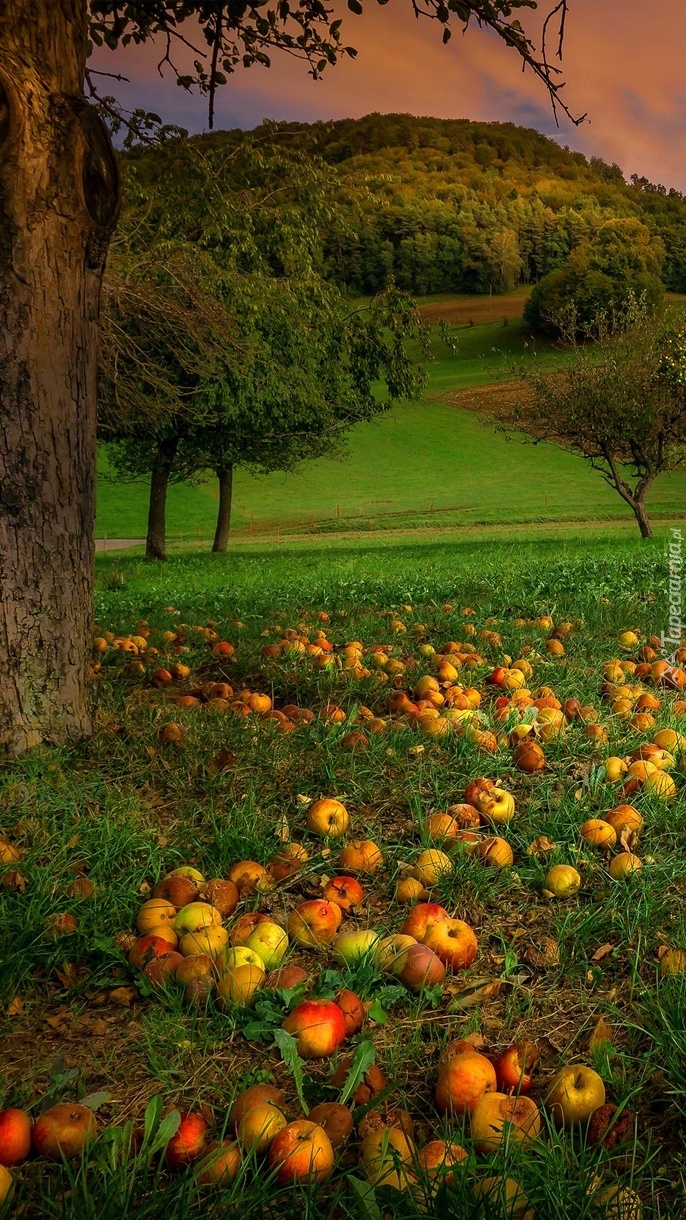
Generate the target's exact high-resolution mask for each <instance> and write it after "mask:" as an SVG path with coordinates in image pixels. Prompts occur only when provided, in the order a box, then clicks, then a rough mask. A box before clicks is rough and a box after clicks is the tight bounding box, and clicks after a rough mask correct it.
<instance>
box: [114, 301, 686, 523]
mask: <svg viewBox="0 0 686 1220" xmlns="http://www.w3.org/2000/svg"><path fill="white" fill-rule="evenodd" d="M512 299H514V300H515V301H516V302H517V303H518V304H519V303H521V301H522V300H523V297H522V294H521V293H519V294H514V297H513V298H511V297H507V298H502V300H503V301H511V300H512ZM484 300H487V301H489V302H490V304H491V308H492V310H493V311H494V312H495V316H496V317H498V314H497V312H496V311H498V310H499V309H502V308H503V306H502V304H501V299H500V298H476V299H475V301H476V303H477V304H479V303H480V308H483V301H484ZM466 301H467V303H468V302H469V298H467V299H466ZM451 302H452V303H451ZM464 303H465V302H464V301H463V300H462V299H460V300H459V301H458V302H457V304H458V305H459V306H460V307H463V305H464ZM453 304H455V302H454V301H453V300H452V299H451V300H450V301H449V302H448V307H449V308H452V305H453ZM443 307H444V306H443V305H442V304H441V303H440V302H439V304H438V305H437V306H436V307H435V308H439V309H440V308H443ZM432 308H433V307H432ZM454 333H455V334H456V336H457V338H458V341H459V349H458V353H457V355H456V354H454V353H453V352H452V351H451V350H450V349H449V348H447V347H445V345H443V344H442V343H441V342H440V341H436V343H435V344H434V359H433V360H431V361H430V363H429V364H428V369H427V371H428V374H429V381H428V385H427V388H426V391H425V393H424V397H423V400H422V402H421V403H419V404H402V405H399V406H397V407H394V408H393V409H392V410H391V411H389V412H388V413H387V414H385V415H384V416H382V417H380V418H378V419H376V420H374V421H373V422H371V423H369V424H364V425H360V426H358V427H357V428H356V429H354V431H353V432H352V433H351V436H350V444H349V456H348V457H347V458H346V459H345V460H343V461H332V460H327V459H320V460H318V461H316V462H310V463H307V464H306V465H305V466H304V467H303V468H302V469H301V470H299V471H298V472H296V473H295V474H273V475H269V476H267V477H266V478H255V477H253V476H251V475H250V474H248V473H247V472H246V471H243V470H238V471H237V472H236V476H235V481H234V507H233V515H232V529H233V531H234V537H235V539H236V540H237V541H245V540H251V539H254V538H259V537H260V536H265V537H275V536H277V531H278V534H279V536H281V535H282V536H283V537H289V538H293V537H297V536H299V535H311V534H313V533H324V534H327V535H335V534H337V533H351V532H359V531H363V532H369V531H370V530H372V531H374V532H378V531H386V530H426V531H434V530H439V529H448V528H449V529H481V528H483V527H484V526H492V525H502V524H511V523H514V524H524V523H531V524H532V525H540V524H551V523H559V522H579V523H583V524H584V526H587V525H589V524H594V523H596V524H597V523H598V522H602V521H610V520H616V521H622V520H626V521H627V522H628V523H629V524H633V518H632V515H631V512H630V510H629V509H628V507H627V506H626V505H625V504H624V503H623V501H622V500H621V499H620V498H619V496H618V495H617V494H616V492H614V491H612V490H611V489H610V488H609V487H608V486H607V485H606V484H605V483H604V482H603V480H602V479H601V477H600V475H598V474H597V473H596V472H594V471H592V470H591V469H590V468H589V467H588V465H587V464H586V463H584V461H583V460H582V459H581V458H578V457H575V456H574V455H572V454H569V453H566V452H564V451H562V450H559V449H557V448H555V447H554V446H551V445H541V446H531V445H519V444H516V443H512V442H508V441H507V440H506V439H505V438H504V437H503V436H501V435H499V434H497V433H496V432H495V431H494V430H493V428H491V427H490V426H489V425H487V424H485V423H482V422H481V421H480V419H478V418H477V416H476V415H474V414H473V413H471V412H470V411H465V410H461V409H456V408H455V407H454V406H451V405H450V404H449V403H447V402H444V401H441V398H442V397H443V396H444V395H446V394H448V393H451V394H452V393H455V392H456V391H459V390H465V389H469V388H472V387H479V386H484V385H488V384H491V383H497V382H499V381H503V380H507V379H509V378H511V377H512V368H513V366H514V365H516V364H518V363H520V362H521V361H525V362H526V361H531V360H537V361H538V360H542V361H545V364H546V367H551V368H552V367H555V365H556V364H557V363H559V362H560V360H562V359H564V358H565V355H566V353H564V352H562V351H560V350H559V349H558V348H556V347H555V346H554V345H552V344H549V343H546V342H545V341H543V342H542V341H541V340H540V339H539V340H537V341H536V342H535V343H534V341H533V340H532V337H531V335H530V333H529V332H528V329H527V327H526V325H525V324H524V322H523V321H522V320H521V319H516V318H515V319H513V320H512V321H510V323H509V325H508V326H506V327H505V326H503V325H502V321H500V320H493V321H489V322H483V323H481V324H479V325H475V326H474V327H469V326H465V325H459V326H457V327H456V328H455V330H454ZM534 353H536V354H534ZM106 475H107V469H106V462H105V460H104V457H101V462H100V478H99V482H98V515H97V536H98V537H100V538H102V537H109V538H140V537H143V536H144V534H145V526H146V520H147V486H145V485H143V484H133V485H128V486H126V487H122V486H121V485H120V484H117V483H112V482H109V481H108V480H107V477H106ZM685 504H686V474H684V473H683V472H682V473H679V474H675V475H672V476H669V477H666V476H663V477H662V478H661V479H660V480H658V482H657V484H656V486H655V489H654V491H653V492H652V493H651V498H650V506H651V510H652V513H653V516H654V517H655V519H656V520H658V521H659V520H663V521H664V520H668V519H670V518H673V517H674V516H675V515H677V514H678V513H680V512H681V511H683V508H684V505H685ZM216 511H217V490H216V487H215V484H214V482H209V483H207V484H203V485H201V486H199V487H189V486H187V485H181V486H176V487H172V488H171V490H170V493H169V503H168V533H169V537H170V538H171V539H173V540H176V541H186V542H191V543H193V542H194V541H196V540H201V539H208V538H211V537H212V535H213V532H214V526H215V518H216ZM634 528H635V525H634Z"/></svg>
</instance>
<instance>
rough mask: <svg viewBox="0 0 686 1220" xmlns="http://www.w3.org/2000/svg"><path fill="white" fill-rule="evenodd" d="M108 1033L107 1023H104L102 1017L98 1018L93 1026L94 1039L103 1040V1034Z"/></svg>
mask: <svg viewBox="0 0 686 1220" xmlns="http://www.w3.org/2000/svg"><path fill="white" fill-rule="evenodd" d="M106 1033H107V1022H106V1021H103V1019H102V1017H96V1018H95V1020H94V1022H93V1024H92V1025H91V1035H92V1037H94V1038H102V1036H103V1034H106Z"/></svg>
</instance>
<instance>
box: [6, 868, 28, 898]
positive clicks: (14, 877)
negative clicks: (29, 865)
mask: <svg viewBox="0 0 686 1220" xmlns="http://www.w3.org/2000/svg"><path fill="white" fill-rule="evenodd" d="M2 884H3V885H4V887H5V889H6V890H18V891H19V893H20V894H23V893H24V892H25V890H26V881H25V880H24V878H23V877H22V875H21V873H18V872H17V871H16V869H13V868H11V869H10V871H9V872H8V873H3V876H2Z"/></svg>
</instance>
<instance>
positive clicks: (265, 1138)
mask: <svg viewBox="0 0 686 1220" xmlns="http://www.w3.org/2000/svg"><path fill="white" fill-rule="evenodd" d="M286 1122H287V1120H286V1116H285V1114H284V1113H283V1110H282V1109H281V1107H280V1106H278V1105H277V1104H276V1103H275V1102H273V1101H263V1102H261V1103H260V1105H256V1106H251V1107H250V1109H248V1110H246V1112H245V1114H243V1116H242V1118H241V1120H240V1122H239V1123H238V1125H237V1127H236V1135H237V1136H238V1142H239V1144H240V1145H241V1148H243V1150H244V1151H245V1152H256V1153H260V1152H266V1151H267V1148H268V1147H269V1145H270V1144H271V1142H272V1140H273V1139H274V1138H275V1136H277V1135H278V1134H279V1131H283V1129H284V1127H285V1126H286Z"/></svg>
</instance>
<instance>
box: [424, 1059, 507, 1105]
mask: <svg viewBox="0 0 686 1220" xmlns="http://www.w3.org/2000/svg"><path fill="white" fill-rule="evenodd" d="M496 1083H497V1081H496V1074H495V1068H494V1067H493V1064H492V1063H491V1061H490V1059H487V1058H486V1056H485V1055H481V1054H480V1053H479V1052H478V1051H476V1050H474V1049H473V1048H472V1049H469V1050H463V1051H462V1052H461V1053H460V1054H458V1055H454V1056H453V1057H452V1058H450V1059H448V1060H447V1062H446V1063H445V1064H444V1065H443V1067H442V1068H441V1070H440V1072H439V1075H438V1081H437V1084H436V1093H435V1098H436V1105H437V1106H438V1109H439V1110H440V1112H441V1114H455V1115H461V1114H471V1112H472V1110H474V1109H476V1106H477V1105H478V1103H479V1102H480V1101H481V1098H482V1097H483V1096H484V1094H485V1093H490V1092H493V1091H494V1090H495V1088H496Z"/></svg>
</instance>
